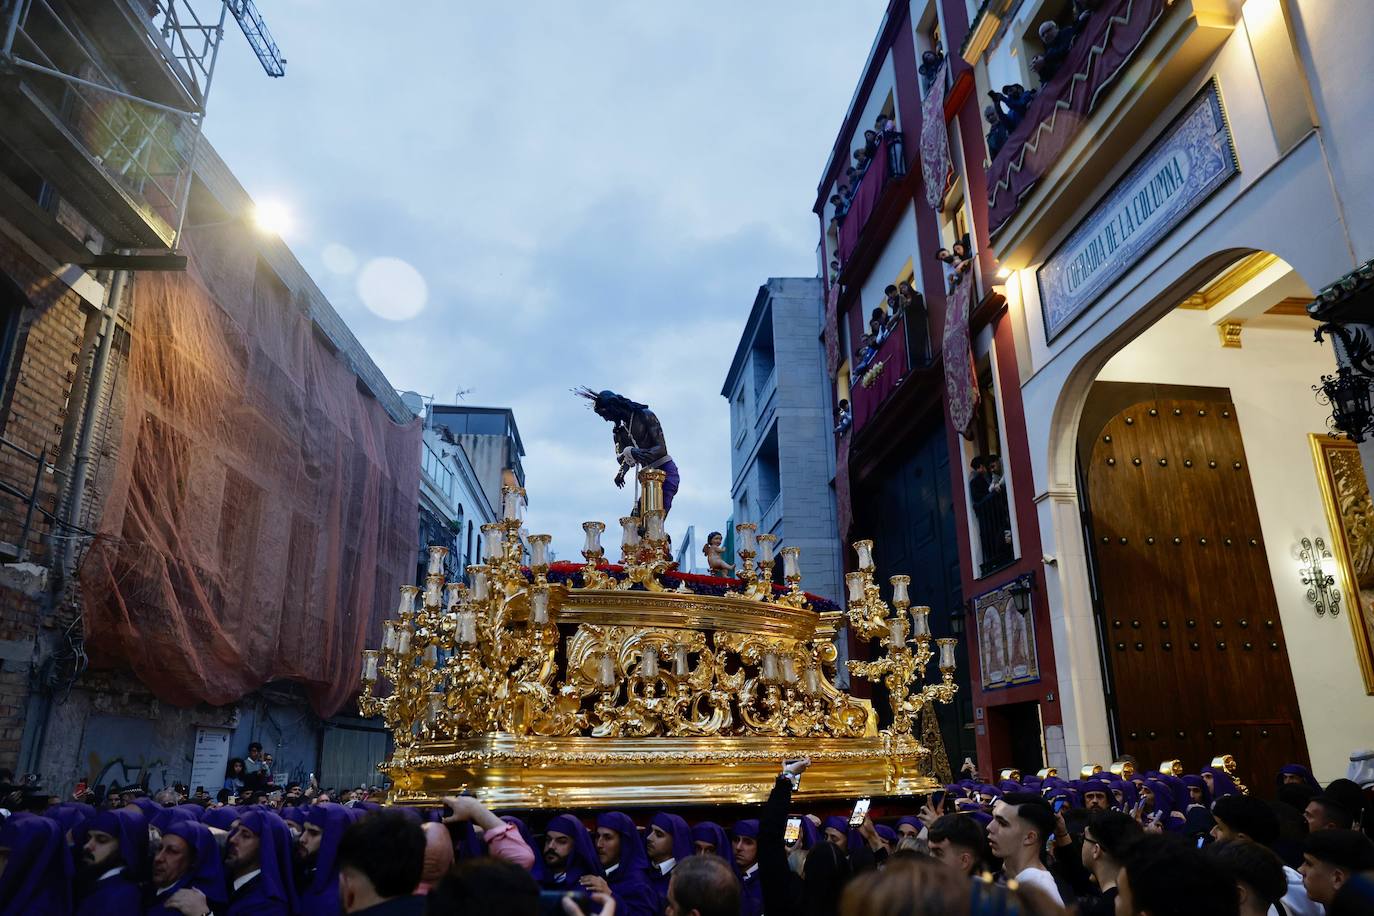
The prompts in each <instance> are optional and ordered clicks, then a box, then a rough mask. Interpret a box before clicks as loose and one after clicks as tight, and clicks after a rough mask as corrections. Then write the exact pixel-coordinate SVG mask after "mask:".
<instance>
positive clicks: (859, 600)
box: [844, 572, 867, 605]
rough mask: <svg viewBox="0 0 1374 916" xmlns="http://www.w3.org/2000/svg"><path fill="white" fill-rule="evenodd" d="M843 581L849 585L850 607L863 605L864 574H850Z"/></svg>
mask: <svg viewBox="0 0 1374 916" xmlns="http://www.w3.org/2000/svg"><path fill="white" fill-rule="evenodd" d="M844 581H845V582H846V583H848V585H849V603H850V604H851V605H855V604H863V603H864V586H865V585H866V584H867V583H866V582H865V581H864V574H863V573H861V572H852V573H849V574H848V575H846V576H845V577H844Z"/></svg>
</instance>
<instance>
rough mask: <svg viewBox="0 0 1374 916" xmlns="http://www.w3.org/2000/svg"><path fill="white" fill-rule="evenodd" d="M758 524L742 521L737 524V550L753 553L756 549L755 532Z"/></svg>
mask: <svg viewBox="0 0 1374 916" xmlns="http://www.w3.org/2000/svg"><path fill="white" fill-rule="evenodd" d="M757 529H758V526H757V525H755V524H754V523H753V522H740V523H739V524H738V525H736V526H735V540H736V541H738V543H737V544H736V549H737V550H747V551H749V552H750V553H753V552H754V550H755V547H756V545H755V541H754V532H755V531H756V530H757Z"/></svg>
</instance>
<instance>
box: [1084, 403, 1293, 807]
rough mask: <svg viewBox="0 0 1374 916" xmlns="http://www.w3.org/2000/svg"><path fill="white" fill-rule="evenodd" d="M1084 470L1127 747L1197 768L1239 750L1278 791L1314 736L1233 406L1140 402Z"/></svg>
mask: <svg viewBox="0 0 1374 916" xmlns="http://www.w3.org/2000/svg"><path fill="white" fill-rule="evenodd" d="M1086 477H1087V481H1088V504H1089V508H1090V513H1091V520H1092V532H1091V537H1092V538H1093V545H1094V550H1095V552H1096V556H1097V569H1098V578H1099V594H1100V597H1101V612H1102V615H1103V619H1102V621H1101V625H1102V632H1103V636H1104V639H1103V642H1104V648H1105V650H1106V653H1107V657H1108V664H1109V666H1110V668H1111V675H1112V681H1113V687H1112V692H1113V694H1114V699H1115V709H1116V714H1117V717H1118V719H1117V721H1118V725H1119V742H1120V745H1121V747H1120V750H1121V751H1122V752H1123V753H1128V754H1132V755H1134V756H1135V757H1136V758H1137V759H1138V760H1139V761H1140V762H1141V763H1142V764H1143V765H1144V766H1147V767H1149V768H1151V769H1153V768H1155V767H1156V766H1158V765H1159V761H1161V760H1167V759H1170V758H1174V757H1178V758H1180V759H1182V761H1183V764H1184V766H1185V767H1187V768H1188V769H1189V771H1190V772H1196V771H1197V768H1198V767H1201V766H1206V765H1207V764H1208V762H1209V761H1210V759H1211V757H1212V756H1213V755H1214V754H1218V753H1229V754H1233V755H1235V757H1236V760H1237V762H1238V763H1239V765H1240V767H1241V769H1240V771H1239V773H1238V775H1240V776H1241V777H1242V779H1243V781H1244V782H1245V783H1246V784H1247V785H1250V786H1258V787H1260V789H1261V790H1262V791H1263V790H1267V789H1268V787H1269V785H1271V780H1272V779H1273V774H1274V773H1275V771H1276V770H1277V769H1278V768H1279V767H1280V766H1281V765H1283V764H1284V763H1290V762H1301V763H1306V762H1307V742H1306V740H1305V738H1304V737H1303V732H1302V721H1301V718H1300V716H1299V713H1298V704H1297V697H1296V694H1295V693H1294V689H1293V675H1292V669H1291V668H1290V667H1289V664H1288V649H1287V646H1286V644H1285V642H1284V638H1283V626H1282V624H1281V623H1280V622H1279V615H1278V606H1277V604H1276V602H1275V599H1274V587H1273V582H1272V581H1271V578H1270V570H1269V563H1268V560H1267V559H1266V554H1265V550H1264V541H1263V538H1262V537H1261V535H1260V527H1259V515H1258V512H1257V511H1256V509H1255V496H1254V491H1253V489H1252V488H1251V485H1250V471H1249V465H1248V464H1247V463H1246V460H1245V449H1244V447H1243V446H1242V444H1241V435H1240V425H1239V422H1238V421H1237V419H1236V409H1235V406H1234V405H1233V404H1231V403H1230V401H1229V400H1217V399H1214V400H1183V399H1179V400H1172V399H1167V398H1155V399H1153V400H1147V401H1142V402H1140V403H1137V404H1134V405H1132V406H1130V407H1128V408H1127V409H1125V410H1123V411H1122V412H1120V413H1118V414H1117V415H1116V416H1114V417H1113V418H1112V419H1111V420H1109V421H1108V422H1107V424H1106V426H1105V427H1103V429H1102V430H1101V431H1100V432H1099V433H1098V436H1097V440H1096V443H1095V444H1094V446H1093V448H1092V458H1091V460H1090V466H1089V468H1088V473H1087V475H1086ZM1295 575H1296V572H1295Z"/></svg>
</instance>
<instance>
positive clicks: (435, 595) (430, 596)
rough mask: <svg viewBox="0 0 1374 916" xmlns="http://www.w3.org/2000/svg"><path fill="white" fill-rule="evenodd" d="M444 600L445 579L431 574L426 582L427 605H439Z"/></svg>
mask: <svg viewBox="0 0 1374 916" xmlns="http://www.w3.org/2000/svg"><path fill="white" fill-rule="evenodd" d="M443 600H444V580H443V579H441V578H439V577H438V576H431V577H430V578H429V580H428V581H427V582H425V607H438V606H439V604H440V603H441V602H442V601H443Z"/></svg>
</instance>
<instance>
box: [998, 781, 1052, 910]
mask: <svg viewBox="0 0 1374 916" xmlns="http://www.w3.org/2000/svg"><path fill="white" fill-rule="evenodd" d="M1053 832H1054V809H1052V808H1051V807H1050V805H1049V802H1047V801H1045V800H1044V799H1043V798H1041V797H1040V796H1039V795H1036V794H1035V793H1033V792H1012V793H1009V794H1008V795H1005V796H1003V797H1002V798H1000V799H998V800H997V803H996V804H995V805H993V808H992V822H991V823H989V824H988V845H989V847H990V848H991V849H992V854H993V855H995V856H997V857H998V858H1000V859H1001V860H1002V872H1003V874H1004V875H1006V878H1007V880H1008V881H1009V882H1010V881H1016V882H1017V883H1018V884H1023V885H1028V886H1030V887H1034V888H1036V889H1037V890H1040V891H1042V892H1044V894H1045V895H1046V896H1048V897H1049V898H1050V899H1051V900H1053V901H1054V902H1055V903H1056V904H1058V905H1059V906H1063V905H1064V898H1063V897H1061V896H1060V894H1059V888H1058V886H1057V885H1056V884H1055V883H1054V876H1053V875H1051V874H1050V873H1049V871H1048V870H1046V868H1045V865H1044V863H1043V862H1042V861H1041V859H1040V855H1041V852H1042V850H1044V848H1045V843H1046V841H1048V840H1049V837H1050V834H1052V833H1053Z"/></svg>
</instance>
